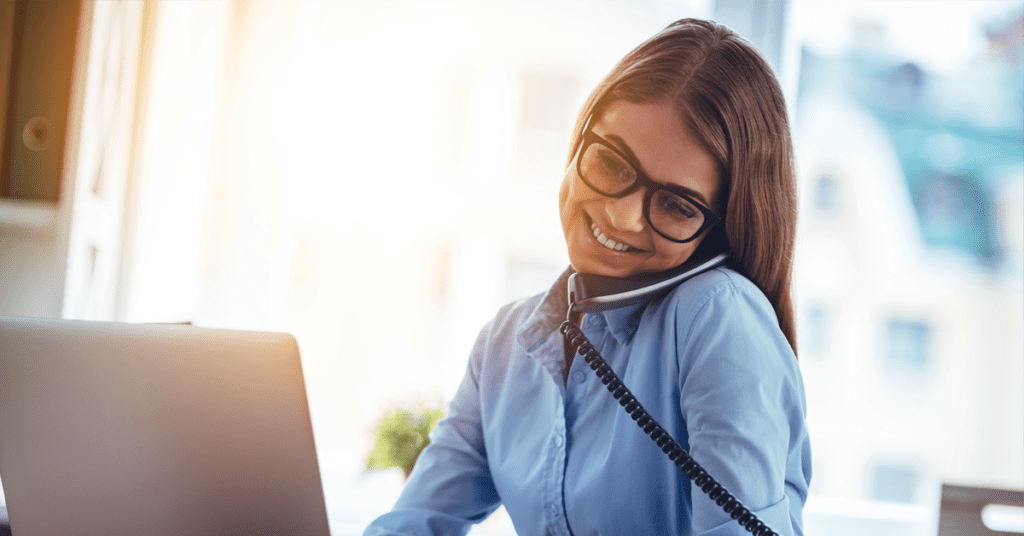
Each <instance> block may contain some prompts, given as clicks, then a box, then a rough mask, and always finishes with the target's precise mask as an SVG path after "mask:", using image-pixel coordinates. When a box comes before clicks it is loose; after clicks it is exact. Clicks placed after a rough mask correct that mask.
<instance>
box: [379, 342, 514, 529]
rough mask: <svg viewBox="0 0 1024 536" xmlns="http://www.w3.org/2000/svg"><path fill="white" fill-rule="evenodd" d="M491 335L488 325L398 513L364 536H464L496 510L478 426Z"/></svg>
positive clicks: (381, 519)
mask: <svg viewBox="0 0 1024 536" xmlns="http://www.w3.org/2000/svg"><path fill="white" fill-rule="evenodd" d="M488 332H489V326H488V328H484V330H483V331H482V332H481V333H480V336H479V337H478V338H477V342H476V345H475V346H474V349H473V353H472V355H471V356H470V360H469V365H468V366H467V368H466V375H465V377H464V378H463V380H462V384H461V385H460V386H459V389H458V391H457V392H456V394H455V398H454V399H452V402H451V404H449V407H448V413H447V415H446V416H445V417H444V418H443V419H441V420H440V421H438V423H437V426H436V427H435V428H434V430H433V431H432V432H431V433H430V444H429V445H427V448H425V449H423V452H421V453H420V456H419V458H418V459H417V460H416V465H415V466H414V467H413V471H412V473H411V474H410V476H409V480H408V481H406V483H405V488H404V489H403V491H402V494H401V495H400V496H399V498H398V501H397V502H396V503H395V506H394V508H393V509H392V510H391V511H390V512H388V513H387V514H384V515H383V516H381V517H379V518H377V519H376V520H375V521H374V522H373V523H371V524H370V526H369V527H368V528H367V529H366V532H365V533H364V536H384V535H399V534H401V535H405V536H407V535H423V536H431V535H435V534H436V535H449V534H451V535H455V534H466V533H467V532H469V528H470V525H471V524H473V523H477V522H480V521H482V520H483V519H485V518H486V517H487V516H489V515H490V514H491V513H492V512H494V510H495V509H497V507H498V504H499V498H498V492H497V491H496V490H495V488H494V483H493V481H492V480H491V473H490V470H489V468H488V465H487V452H486V450H485V448H484V440H483V432H482V429H481V422H480V388H479V373H480V364H481V362H482V359H483V353H484V351H485V350H484V349H485V347H486V344H485V341H486V338H487V337H486V335H487V333H488Z"/></svg>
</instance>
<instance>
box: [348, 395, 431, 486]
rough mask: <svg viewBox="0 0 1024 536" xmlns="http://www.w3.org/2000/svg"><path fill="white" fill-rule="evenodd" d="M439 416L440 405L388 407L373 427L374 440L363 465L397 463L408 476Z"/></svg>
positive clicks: (372, 467) (396, 465)
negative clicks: (411, 407)
mask: <svg viewBox="0 0 1024 536" xmlns="http://www.w3.org/2000/svg"><path fill="white" fill-rule="evenodd" d="M443 416H444V411H443V410H441V409H440V408H423V409H412V410H410V409H405V408H396V409H392V410H390V411H388V412H387V413H386V414H385V415H384V418H382V419H381V421H380V424H378V425H377V429H376V430H375V431H374V436H375V441H374V444H373V449H371V450H370V455H369V456H368V457H367V459H366V468H367V469H386V468H389V467H398V468H400V469H401V470H402V471H403V472H404V473H405V477H406V478H409V473H411V472H412V468H413V465H415V464H416V458H418V457H419V455H420V452H421V451H422V450H423V449H424V448H426V446H427V445H428V444H429V443H430V438H429V437H428V434H430V431H431V430H433V429H434V425H435V424H437V421H438V420H439V419H440V418H441V417H443Z"/></svg>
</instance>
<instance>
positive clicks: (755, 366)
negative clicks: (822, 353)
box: [365, 268, 811, 536]
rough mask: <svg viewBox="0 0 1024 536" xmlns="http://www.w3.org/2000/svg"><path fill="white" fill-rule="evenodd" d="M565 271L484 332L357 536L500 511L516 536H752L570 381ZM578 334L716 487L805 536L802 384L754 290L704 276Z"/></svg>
mask: <svg viewBox="0 0 1024 536" xmlns="http://www.w3.org/2000/svg"><path fill="white" fill-rule="evenodd" d="M569 273H570V272H568V271H567V272H566V273H565V274H563V275H562V277H561V278H560V279H559V280H558V282H556V283H555V285H554V286H553V287H552V288H551V290H549V291H548V292H547V293H546V294H543V295H540V296H536V297H533V298H530V299H526V300H520V301H517V302H515V303H512V304H510V305H507V306H506V307H504V308H503V309H502V310H501V311H500V312H499V313H498V315H497V317H496V318H495V319H494V320H493V321H491V322H490V323H489V324H488V325H487V326H486V327H484V329H483V331H482V332H481V333H480V336H479V338H478V339H477V342H476V345H475V347H474V349H473V353H472V355H471V357H470V360H469V365H468V368H467V371H466V376H465V378H464V379H463V381H462V384H461V386H460V387H459V390H458V393H457V394H456V395H455V398H454V399H453V400H452V402H451V405H450V407H449V410H448V415H447V416H446V417H445V418H444V419H443V420H441V421H440V422H439V423H438V426H437V428H435V430H434V431H433V433H432V434H431V444H430V445H429V446H428V447H427V448H426V449H425V450H424V451H423V453H422V454H421V455H420V458H419V460H418V461H417V463H416V467H415V469H414V470H413V472H412V475H411V476H410V478H409V480H408V482H407V483H406V486H405V489H404V491H403V492H402V495H401V497H399V499H398V502H397V503H396V504H395V506H394V509H393V510H392V511H391V512H389V513H387V514H385V515H383V516H381V517H380V518H378V519H377V520H376V521H375V522H374V523H373V524H372V525H371V526H370V527H369V528H368V529H367V531H366V533H365V534H366V535H368V536H369V535H373V536H376V535H385V534H418V535H424V536H425V535H429V534H465V533H466V532H467V531H468V529H469V524H471V523H475V522H479V521H481V520H483V519H484V518H486V517H487V516H488V515H490V513H491V512H493V511H494V510H495V509H496V508H497V507H498V505H499V504H504V505H505V509H506V510H507V511H508V514H509V516H510V517H511V519H512V522H513V524H514V525H515V529H516V532H517V533H518V534H519V535H520V536H532V535H538V536H539V535H569V534H574V535H576V536H583V535H594V534H603V535H606V536H607V535H615V534H644V535H655V534H676V535H690V534H699V535H704V536H722V535H740V534H749V533H748V532H747V531H746V530H745V529H743V528H742V527H741V526H740V525H739V523H737V522H736V521H734V520H732V519H731V518H730V517H729V515H728V514H726V513H725V512H724V511H723V510H722V509H721V507H719V506H717V505H716V504H714V502H712V501H711V500H710V499H709V498H708V497H707V495H705V494H704V493H703V492H701V491H700V490H699V489H697V488H696V487H693V486H691V482H690V480H689V479H688V478H687V477H686V475H684V474H683V472H682V471H681V470H680V469H678V468H677V467H676V466H675V464H674V463H673V462H672V461H671V460H669V459H668V457H667V456H665V454H664V453H662V451H661V449H659V448H658V446H657V445H656V444H655V443H654V442H653V441H652V440H651V439H650V437H648V436H646V435H645V434H644V433H643V430H641V429H640V428H638V427H637V425H636V423H635V422H634V421H633V419H632V418H631V417H630V416H629V415H628V414H627V413H626V412H625V411H623V409H622V407H621V406H620V405H619V403H618V402H617V401H616V400H615V399H614V398H613V397H612V396H611V394H610V393H609V392H608V390H607V388H606V387H605V386H604V385H603V384H602V383H601V381H600V379H599V378H598V377H597V376H596V375H595V374H594V373H593V371H591V370H590V367H589V366H588V365H587V363H586V362H585V361H584V360H583V359H582V358H580V357H577V358H576V359H574V360H573V363H572V366H571V368H570V370H569V374H568V377H567V379H566V375H565V372H564V370H565V359H564V355H563V350H562V335H561V334H560V333H559V332H558V326H559V325H560V324H561V322H562V321H563V320H564V319H565V313H566V308H567V306H566V280H567V278H568V275H569ZM582 327H583V331H584V333H585V334H586V335H587V337H588V338H589V339H590V340H591V341H592V342H593V344H594V345H595V346H596V347H597V349H598V350H599V351H600V352H601V355H602V356H604V358H605V360H606V361H607V362H608V364H609V365H611V367H612V368H613V369H614V370H615V371H616V373H618V375H619V377H621V378H622V380H623V382H624V383H625V385H626V386H627V387H628V388H629V389H630V390H631V391H632V393H633V394H634V395H635V396H636V397H637V398H638V399H639V400H640V402H641V403H643V405H644V407H645V408H647V411H648V412H650V414H651V415H652V416H653V417H654V418H655V419H656V420H657V421H658V422H659V423H661V425H662V426H663V427H664V428H665V429H666V430H667V431H668V432H669V433H670V434H671V435H672V437H674V438H675V439H676V441H678V442H679V443H680V444H681V445H682V446H683V447H684V448H686V449H687V450H688V451H689V452H690V454H691V455H692V456H693V458H694V459H695V460H696V461H697V462H698V463H700V464H701V465H702V466H703V467H704V468H705V469H706V470H707V471H708V472H709V473H710V474H711V475H712V476H713V477H714V478H715V479H717V480H718V481H719V482H720V483H721V484H722V485H723V486H724V487H725V488H726V489H727V490H728V491H729V492H730V493H732V494H734V495H735V496H736V497H737V498H738V499H739V500H740V501H741V502H742V503H743V504H744V505H745V506H747V507H748V508H750V509H751V510H752V511H754V513H755V514H756V515H757V516H758V518H760V519H761V520H762V521H764V522H765V523H767V524H768V525H769V526H770V527H771V528H772V529H773V530H775V531H776V532H778V533H779V534H782V535H801V534H803V531H802V528H801V526H802V518H801V511H802V509H803V505H804V501H805V500H806V498H807V486H808V484H809V483H810V478H811V451H810V442H809V439H808V435H807V427H806V424H805V415H806V405H805V400H804V389H803V380H802V379H801V376H800V370H799V368H798V366H797V361H796V358H795V357H794V355H793V352H792V350H791V349H790V346H789V344H788V343H787V342H786V338H785V337H784V336H783V334H782V332H781V330H780V329H779V327H778V322H777V320H776V317H775V313H774V310H773V309H772V307H771V304H770V303H769V302H768V300H767V299H766V298H765V296H764V294H762V293H761V291H760V290H759V289H758V288H757V287H756V286H755V285H754V284H753V283H751V282H750V281H749V280H747V279H746V278H744V277H743V276H741V275H739V274H738V273H736V272H734V271H732V270H729V269H726V268H718V269H714V270H711V271H709V272H705V273H703V274H700V275H698V276H696V277H694V278H693V279H691V280H689V281H687V282H685V283H683V284H682V285H680V286H679V287H677V288H676V289H674V290H673V291H672V292H671V293H669V294H668V295H667V296H665V297H663V298H660V299H656V300H652V301H650V302H648V303H646V304H642V305H634V306H629V307H624V308H620V309H614V310H610V311H605V312H603V313H591V314H587V315H586V316H585V317H584V319H583V322H582Z"/></svg>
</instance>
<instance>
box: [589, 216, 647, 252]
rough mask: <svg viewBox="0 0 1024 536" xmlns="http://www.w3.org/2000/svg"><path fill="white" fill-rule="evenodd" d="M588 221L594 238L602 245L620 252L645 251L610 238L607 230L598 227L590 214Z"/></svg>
mask: <svg viewBox="0 0 1024 536" xmlns="http://www.w3.org/2000/svg"><path fill="white" fill-rule="evenodd" d="M587 221H589V222H590V232H591V234H592V235H593V236H594V239H595V240H597V242H598V243H599V244H601V245H602V246H604V247H606V248H608V249H610V250H613V251H616V252H618V253H633V254H635V253H643V250H641V249H639V248H636V247H633V246H631V245H629V244H626V243H623V242H618V241H616V240H613V239H611V238H609V237H608V235H607V234H605V232H604V231H602V230H601V228H600V227H598V226H597V224H596V223H594V221H593V220H592V219H591V218H590V217H589V216H587Z"/></svg>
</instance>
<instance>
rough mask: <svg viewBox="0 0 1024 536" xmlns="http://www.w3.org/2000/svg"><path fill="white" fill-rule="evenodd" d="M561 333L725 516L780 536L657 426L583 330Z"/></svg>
mask: <svg viewBox="0 0 1024 536" xmlns="http://www.w3.org/2000/svg"><path fill="white" fill-rule="evenodd" d="M559 331H561V333H562V335H563V336H565V340H566V341H568V343H569V344H570V345H572V347H573V348H574V349H575V350H576V352H577V353H578V354H579V355H581V356H583V359H584V360H585V361H586V362H587V363H588V364H589V365H590V368H591V369H593V371H594V373H595V374H597V377H598V378H600V379H601V382H602V383H604V384H605V385H606V386H607V387H608V391H609V392H610V393H611V394H612V396H613V397H615V399H616V400H618V401H619V404H620V405H621V406H622V407H623V409H625V410H626V413H628V414H629V415H630V416H631V417H632V418H633V420H635V421H636V424H637V426H639V427H640V428H641V429H643V431H644V433H645V434H647V435H649V436H651V439H653V440H654V442H655V443H657V444H658V446H659V447H661V450H662V451H663V452H664V453H665V454H667V455H668V458H669V459H670V460H672V461H673V462H674V463H675V464H676V466H678V467H679V468H680V469H682V470H683V473H685V474H686V476H688V477H689V478H690V480H692V481H693V483H694V484H696V485H697V487H698V488H700V490H701V491H703V492H704V493H706V494H707V495H708V497H710V498H711V500H713V501H715V503H716V504H718V506H721V507H722V509H723V510H725V513H727V514H729V516H731V517H732V518H733V519H735V520H736V521H737V522H739V524H740V526H741V527H743V528H745V529H747V532H750V533H752V534H754V536H779V534H778V533H777V532H775V531H773V530H772V529H771V528H769V527H768V525H765V524H764V522H763V521H761V520H760V519H758V518H757V516H756V515H754V513H753V512H751V511H750V509H749V508H747V507H746V506H743V503H741V502H740V501H738V500H737V499H736V497H735V496H733V494H731V493H729V492H728V491H726V489H725V488H723V487H722V485H721V484H719V483H718V481H716V480H715V479H714V478H712V477H711V475H710V474H708V472H707V470H705V469H704V468H703V467H701V466H700V464H699V463H697V461H696V460H694V459H693V457H691V456H690V453H689V452H686V449H684V448H683V447H681V446H680V445H679V443H677V442H676V440H675V439H673V438H672V436H671V435H670V434H669V433H668V432H667V431H666V430H665V429H664V428H663V427H662V426H661V425H660V424H658V421H656V420H654V417H651V414H650V413H647V410H646V409H644V407H643V405H641V404H640V401H639V400H637V399H636V396H634V395H633V393H631V392H630V391H629V389H628V388H627V387H626V386H625V385H623V383H622V380H621V379H619V376H618V375H617V374H615V371H614V370H612V368H611V367H610V366H608V363H607V362H606V361H605V360H604V358H603V357H601V354H599V353H598V351H597V349H596V348H594V345H593V344H591V342H590V340H588V339H587V336H586V335H584V334H583V330H581V329H580V327H579V326H578V325H577V324H576V323H575V322H571V321H569V320H566V321H565V322H563V323H562V325H561V327H560V328H559Z"/></svg>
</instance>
